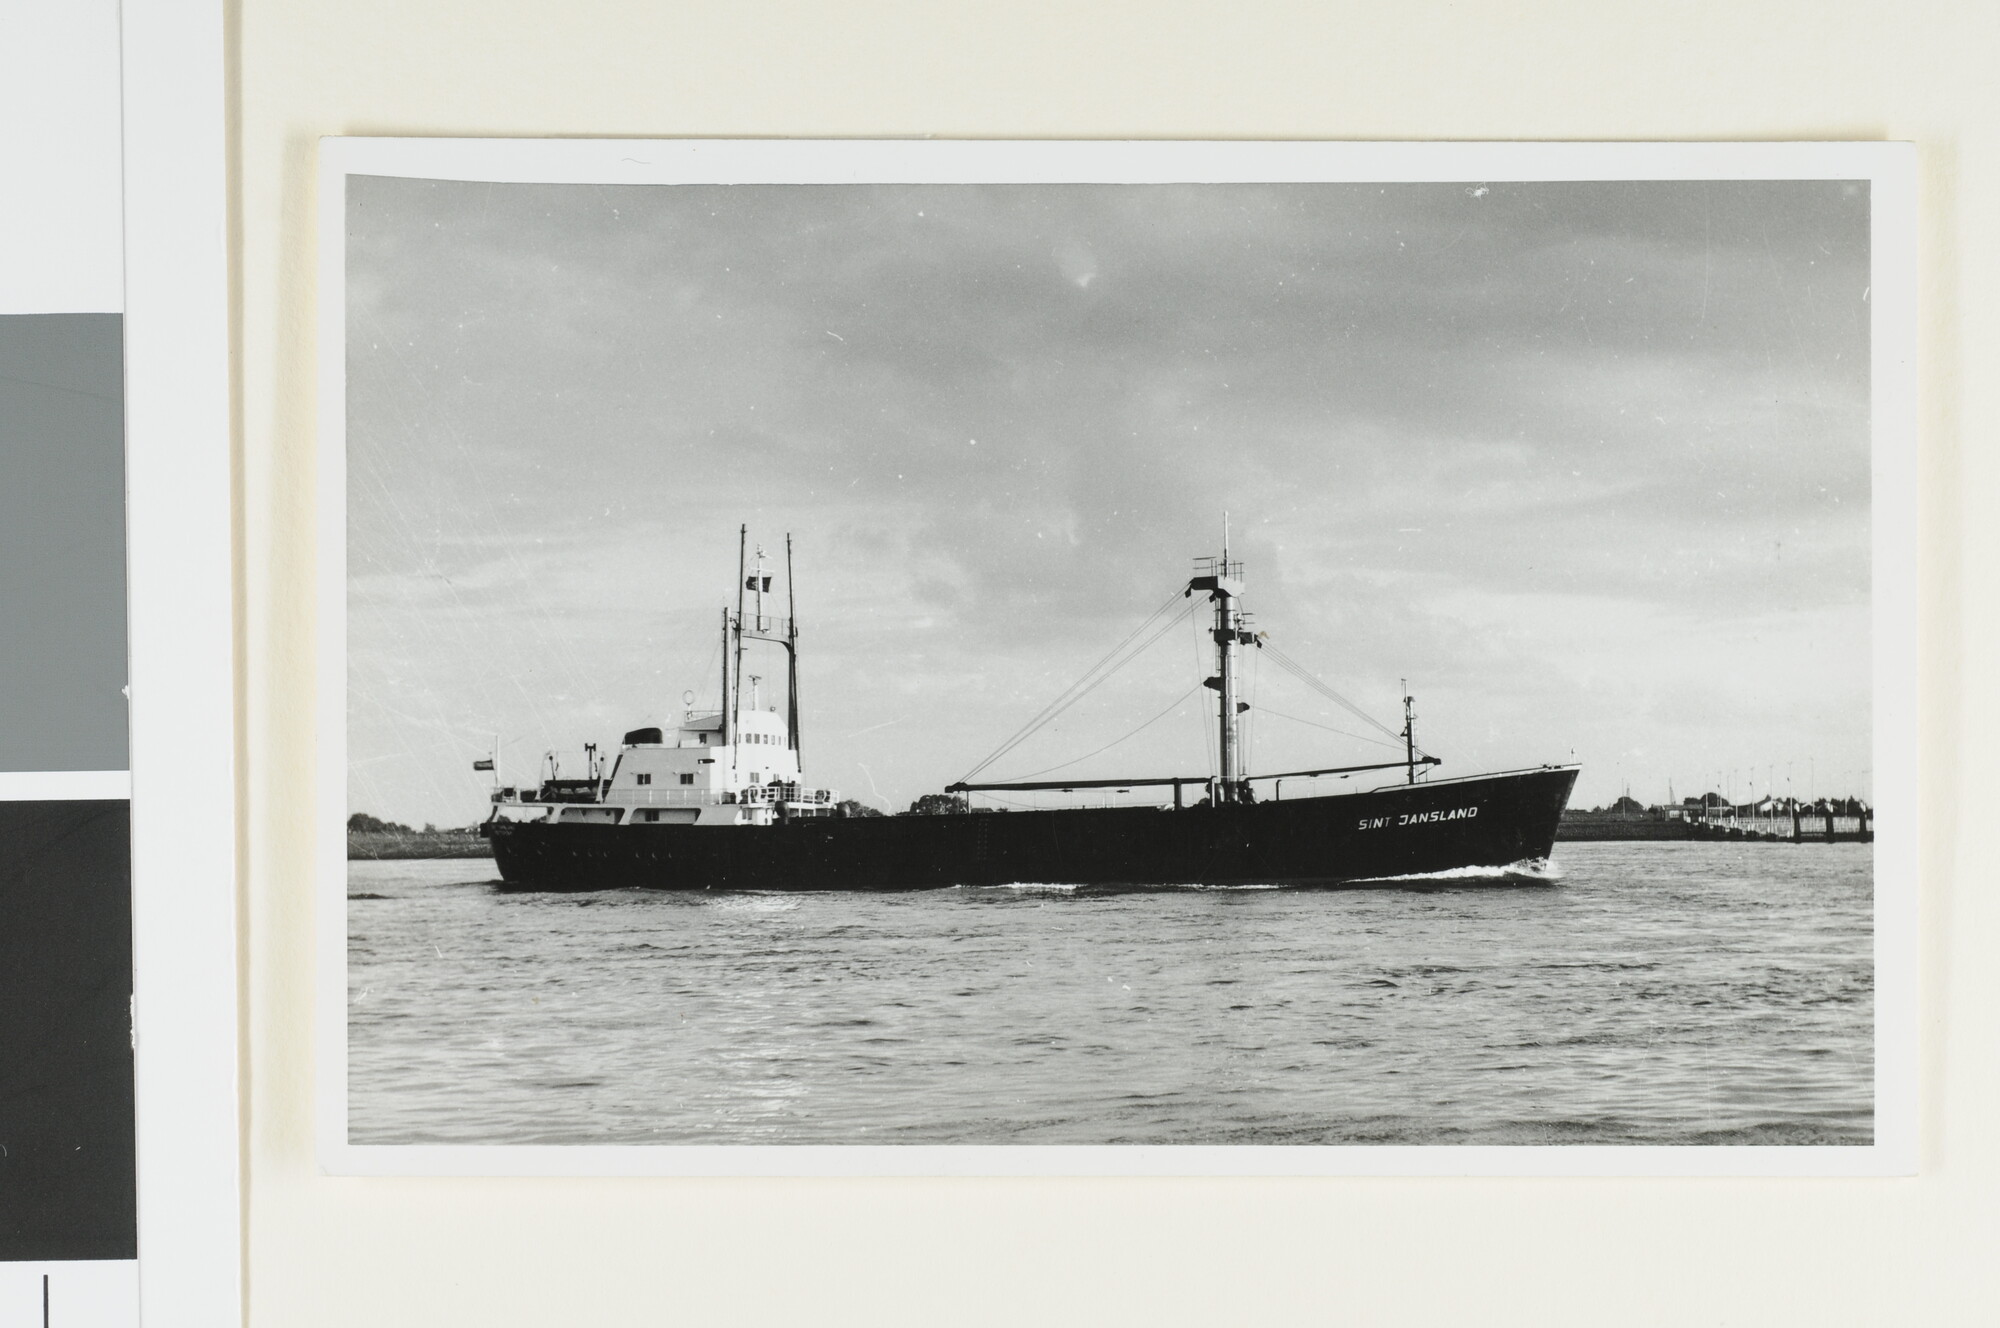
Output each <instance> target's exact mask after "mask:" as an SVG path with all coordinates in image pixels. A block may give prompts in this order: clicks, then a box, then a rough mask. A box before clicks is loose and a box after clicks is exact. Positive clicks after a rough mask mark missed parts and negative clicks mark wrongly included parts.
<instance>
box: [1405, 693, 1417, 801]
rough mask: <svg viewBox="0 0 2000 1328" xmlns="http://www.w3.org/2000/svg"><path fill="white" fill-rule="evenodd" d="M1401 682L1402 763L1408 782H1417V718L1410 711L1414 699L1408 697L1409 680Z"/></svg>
mask: <svg viewBox="0 0 2000 1328" xmlns="http://www.w3.org/2000/svg"><path fill="white" fill-rule="evenodd" d="M1402 682H1403V761H1404V764H1405V765H1406V766H1407V767H1408V769H1409V772H1410V782H1411V783H1412V784H1414V783H1416V782H1417V716H1416V714H1415V712H1414V711H1412V710H1411V708H1410V707H1411V706H1412V705H1414V704H1415V701H1416V698H1415V697H1412V696H1411V695H1410V680H1409V679H1408V678H1404V679H1403V680H1402Z"/></svg>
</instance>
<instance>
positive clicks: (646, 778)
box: [637, 775, 653, 784]
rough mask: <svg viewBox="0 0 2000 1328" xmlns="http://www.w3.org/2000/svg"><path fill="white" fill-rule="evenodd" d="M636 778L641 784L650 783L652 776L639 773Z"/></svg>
mask: <svg viewBox="0 0 2000 1328" xmlns="http://www.w3.org/2000/svg"><path fill="white" fill-rule="evenodd" d="M637 778H638V781H639V782H640V783H641V784H650V783H652V782H653V777H652V776H651V775H639V776H637Z"/></svg>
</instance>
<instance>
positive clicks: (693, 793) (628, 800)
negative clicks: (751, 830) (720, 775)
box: [605, 788, 737, 807]
mask: <svg viewBox="0 0 2000 1328" xmlns="http://www.w3.org/2000/svg"><path fill="white" fill-rule="evenodd" d="M605 801H606V802H608V803H610V804H611V805H613V806H616V807H721V806H724V805H726V804H728V803H732V802H735V801H737V798H736V795H734V794H732V793H727V792H720V791H717V790H714V789H680V788H621V789H619V790H617V791H616V792H615V793H613V794H611V795H610V796H609V797H607V798H606V799H605Z"/></svg>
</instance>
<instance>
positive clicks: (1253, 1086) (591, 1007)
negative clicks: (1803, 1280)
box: [347, 843, 1874, 1144]
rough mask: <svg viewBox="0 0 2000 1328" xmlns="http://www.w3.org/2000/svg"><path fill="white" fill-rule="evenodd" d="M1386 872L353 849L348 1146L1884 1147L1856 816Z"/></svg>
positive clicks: (1867, 898) (1866, 896)
mask: <svg viewBox="0 0 2000 1328" xmlns="http://www.w3.org/2000/svg"><path fill="white" fill-rule="evenodd" d="M1551 878H1552V879H1547V880H1534V879H1528V880H1522V879H1520V878H1513V880H1512V882H1511V883H1506V884H1494V883H1491V882H1484V883H1476V884H1470V885H1468V884H1464V883H1460V882H1446V883H1442V884H1440V885H1435V886H1432V887H1431V888H1409V889H1374V890H1333V891H1302V890H1255V889H1247V890H1161V891H1145V892H1125V893H1093V892H1088V891H1071V890H1054V889H1042V890H1038V889H1033V888H1021V887H1016V888H1008V889H961V890H938V891H925V892H919V893H912V894H891V895H866V894H836V895H778V894H694V895H672V894H652V893H646V892H640V891H616V892H606V893H601V894H591V895H503V894H501V893H499V892H498V891H497V890H495V889H494V887H493V885H492V884H491V882H492V879H493V866H492V864H491V863H490V862H487V861H479V860H473V861H445V862H354V863H350V864H349V903H348V906H347V909H348V927H349V931H350V938H351V939H350V949H349V956H350V961H349V973H348V979H349V1004H348V1011H349V1013H348V1027H349V1040H350V1050H349V1055H350V1057H351V1061H350V1069H351V1073H350V1090H349V1091H350V1099H349V1114H350V1125H349V1128H350V1138H351V1139H352V1141H353V1142H356V1143H1046V1144H1080V1143H1260V1144H1270V1143H1382V1144H1390V1143H1394V1144H1454V1143H1481V1144H1548V1143H1593V1144H1604V1143H1720V1144H1729V1143H1866V1142H1868V1141H1869V1139H1870V1137H1871V1134H1872V1129H1873V1126H1872V1121H1873V1112H1872V1069H1871V1066H1872V1053H1871V1038H1872V1029H1871V1026H1872V1020H1873V999H1874V983H1873V965H1872V960H1871V955H1870V934H1871V925H1870V920H1871V872H1870V850H1869V848H1868V847H1867V846H1865V845H1824V844H1819V845H1814V844H1806V845H1786V844H1677V843H1670V844H1566V845H1562V846H1560V848H1559V851H1558V858H1557V865H1556V866H1555V867H1554V868H1553V869H1552V871H1551Z"/></svg>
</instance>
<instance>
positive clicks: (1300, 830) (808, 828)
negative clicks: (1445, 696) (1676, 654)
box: [485, 767, 1576, 891]
mask: <svg viewBox="0 0 2000 1328" xmlns="http://www.w3.org/2000/svg"><path fill="white" fill-rule="evenodd" d="M1575 782H1576V771H1575V769H1574V768H1571V767H1545V768H1543V769H1538V770H1528V771H1519V772H1514V773H1509V774H1497V775H1480V776H1474V777H1471V778H1466V779H1458V780H1438V781H1426V782H1421V783H1415V784H1397V785H1392V786H1390V787H1387V788H1380V789H1374V790H1370V791H1368V792H1362V793H1346V794H1335V795H1331V796H1327V797H1307V798H1295V799H1293V800H1292V801H1289V802H1260V803H1237V804H1225V805H1223V806H1216V807H1193V808H1188V809H1185V810H1168V809H1164V808H1152V807H1115V808H1076V809H1061V810H1053V811H1029V812H1007V813H989V812H975V813H971V814H967V815H956V816H886V817H865V818H811V819H801V820H794V821H790V822H787V823H784V824H779V825H773V826H766V827H748V826H746V827H735V828H720V827H702V826H687V825H589V824H575V823H561V822H546V821H503V820H495V821H492V822H489V823H488V824H487V826H486V827H485V829H486V833H487V834H488V835H489V836H490V838H491V839H492V842H493V856H494V859H495V860H496V862H497V863H498V864H499V868H500V876H501V880H502V882H503V884H504V886H505V888H508V889H513V890H564V891H576V890H609V889H621V888H629V887H633V886H639V887H644V888H646V889H653V890H924V889H936V888H940V887H946V886H955V885H1010V884H1047V885H1080V886H1152V885H1244V884H1258V885H1286V886H1338V885H1362V884H1366V883H1368V882H1371V881H1374V882H1379V881H1382V880H1384V879H1386V878H1393V877H1399V876H1413V875H1422V874H1429V873H1436V872H1443V871H1450V870H1454V869H1461V868H1482V867H1485V868H1491V867H1505V866H1507V865H1509V864H1511V863H1515V862H1520V861H1523V860H1527V859H1535V858H1543V857H1547V856H1548V854H1549V851H1550V849H1551V848H1552V846H1553V845H1554V843H1555V837H1556V827H1557V825H1558V824H1559V823H1560V821H1561V819H1562V813H1563V809H1564V807H1565V806H1567V804H1568V802H1569V794H1570V786H1571V785H1572V784H1574V783H1575Z"/></svg>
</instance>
